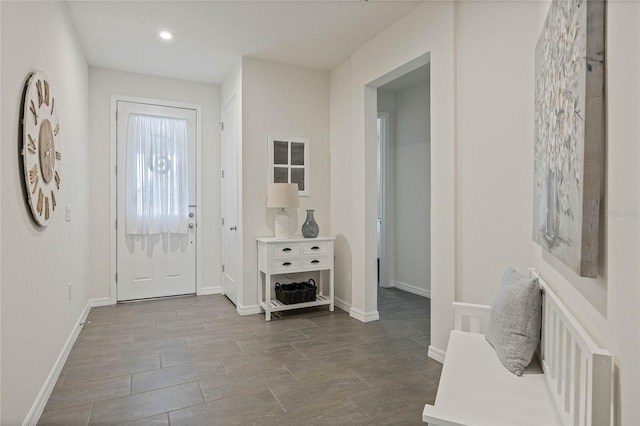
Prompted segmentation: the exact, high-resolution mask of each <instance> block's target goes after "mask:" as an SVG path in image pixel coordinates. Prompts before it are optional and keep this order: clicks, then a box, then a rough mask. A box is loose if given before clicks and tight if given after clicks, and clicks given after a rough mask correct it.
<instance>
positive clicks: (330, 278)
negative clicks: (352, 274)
mask: <svg viewBox="0 0 640 426" xmlns="http://www.w3.org/2000/svg"><path fill="white" fill-rule="evenodd" d="M333 297H334V294H333V268H331V269H329V310H330V311H331V312H333V307H334V303H333Z"/></svg>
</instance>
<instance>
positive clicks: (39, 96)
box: [36, 80, 44, 108]
mask: <svg viewBox="0 0 640 426" xmlns="http://www.w3.org/2000/svg"><path fill="white" fill-rule="evenodd" d="M36 89H38V108H40V107H41V106H42V102H44V99H43V96H42V80H38V82H37V83H36Z"/></svg>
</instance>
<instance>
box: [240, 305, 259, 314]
mask: <svg viewBox="0 0 640 426" xmlns="http://www.w3.org/2000/svg"><path fill="white" fill-rule="evenodd" d="M236 312H238V313H239V314H240V315H254V314H259V313H261V312H262V309H260V306H258V305H249V306H241V305H236Z"/></svg>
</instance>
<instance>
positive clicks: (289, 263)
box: [282, 262, 291, 266]
mask: <svg viewBox="0 0 640 426" xmlns="http://www.w3.org/2000/svg"><path fill="white" fill-rule="evenodd" d="M282 266H291V262H284V263H283V264H282Z"/></svg>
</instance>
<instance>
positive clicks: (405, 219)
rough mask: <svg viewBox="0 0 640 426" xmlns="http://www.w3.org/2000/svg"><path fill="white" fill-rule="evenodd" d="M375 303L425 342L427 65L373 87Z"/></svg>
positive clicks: (428, 180) (428, 233)
mask: <svg viewBox="0 0 640 426" xmlns="http://www.w3.org/2000/svg"><path fill="white" fill-rule="evenodd" d="M377 114H378V116H377V136H378V137H377V141H378V149H377V152H378V160H377V172H378V176H377V181H378V203H377V204H378V209H377V210H378V238H377V242H378V247H377V253H378V303H377V308H378V312H379V315H380V319H381V320H385V319H393V320H401V321H402V322H403V324H405V325H406V326H407V327H411V328H415V329H416V330H418V331H419V332H421V333H420V334H421V335H422V337H421V339H422V338H424V342H421V343H423V344H424V345H425V346H428V345H429V340H430V339H429V336H430V297H431V285H430V284H431V283H430V278H431V253H430V252H431V229H430V226H431V206H430V202H431V201H430V200H431V158H430V157H431V155H430V144H431V140H430V135H431V125H430V124H431V123H430V121H431V120H430V116H431V112H430V64H429V63H427V64H425V65H422V66H420V67H418V68H416V69H414V70H412V71H410V72H407V73H405V74H403V75H401V76H399V77H398V78H396V79H394V80H392V81H390V82H387V83H385V84H383V85H381V86H379V87H378V88H377Z"/></svg>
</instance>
